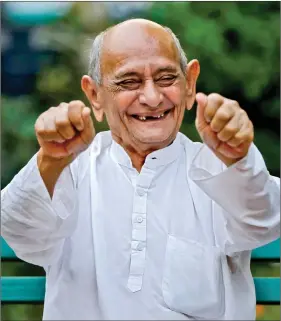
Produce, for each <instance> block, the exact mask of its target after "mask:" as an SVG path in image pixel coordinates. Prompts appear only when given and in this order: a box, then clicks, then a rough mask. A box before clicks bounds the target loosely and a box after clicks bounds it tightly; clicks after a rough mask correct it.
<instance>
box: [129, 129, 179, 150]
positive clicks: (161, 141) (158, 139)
mask: <svg viewBox="0 0 281 321" xmlns="http://www.w3.org/2000/svg"><path fill="white" fill-rule="evenodd" d="M134 137H135V139H136V140H137V141H139V142H140V143H142V144H147V145H150V146H151V145H153V146H159V145H160V146H161V148H163V147H165V146H166V145H167V146H168V145H169V144H170V143H171V141H173V140H174V138H175V137H176V133H173V132H165V133H163V132H160V133H143V134H142V135H136V136H135V135H134Z"/></svg>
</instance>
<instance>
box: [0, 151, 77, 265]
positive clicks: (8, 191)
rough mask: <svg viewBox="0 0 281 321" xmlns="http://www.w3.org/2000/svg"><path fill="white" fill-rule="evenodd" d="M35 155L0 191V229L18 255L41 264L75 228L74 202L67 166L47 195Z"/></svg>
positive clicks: (74, 195) (69, 171) (74, 192)
mask: <svg viewBox="0 0 281 321" xmlns="http://www.w3.org/2000/svg"><path fill="white" fill-rule="evenodd" d="M37 156H38V155H35V156H34V157H33V158H32V159H31V160H30V162H29V163H28V164H27V165H26V166H25V167H24V168H23V169H22V170H21V171H20V172H19V173H18V174H17V175H16V176H15V177H14V179H13V180H12V181H11V183H10V184H9V185H8V186H7V187H6V188H5V189H4V190H3V191H1V203H2V204H1V205H2V206H1V217H2V220H1V225H2V229H1V232H2V236H3V237H4V238H5V240H6V241H7V242H8V244H9V245H10V246H11V247H12V248H13V249H14V250H15V252H16V254H17V255H18V256H19V257H21V258H22V259H24V260H27V261H29V262H31V263H33V264H39V265H42V264H43V263H42V262H43V261H44V262H49V261H50V260H52V259H53V257H54V253H55V252H56V251H57V247H58V245H59V244H60V243H61V242H62V240H63V239H64V238H65V237H68V236H69V235H70V234H71V233H72V231H73V230H74V228H75V224H76V216H77V215H76V212H77V210H76V203H77V202H76V189H75V186H74V182H73V179H72V175H71V170H70V167H69V166H68V167H67V168H64V170H63V171H62V172H61V174H60V176H59V178H58V179H57V181H56V185H55V188H54V193H53V198H52V199H51V198H50V195H49V193H48V190H47V188H46V185H45V182H44V181H43V179H42V177H41V174H40V172H39V168H38V166H37ZM47 253H48V254H47Z"/></svg>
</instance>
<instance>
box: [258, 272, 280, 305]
mask: <svg viewBox="0 0 281 321" xmlns="http://www.w3.org/2000/svg"><path fill="white" fill-rule="evenodd" d="M254 281H255V288H256V296H257V303H258V304H280V278H269V277H268V278H264V277H259V278H254Z"/></svg>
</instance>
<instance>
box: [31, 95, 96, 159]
mask: <svg viewBox="0 0 281 321" xmlns="http://www.w3.org/2000/svg"><path fill="white" fill-rule="evenodd" d="M90 114H91V110H90V108H88V107H86V106H85V105H84V103H83V102H81V101H72V102H70V103H69V104H67V103H61V104H60V105H59V106H58V107H51V108H50V109H48V110H47V111H46V112H44V113H43V114H41V115H40V116H39V117H38V119H37V121H36V123H35V133H36V136H37V140H38V142H39V145H40V147H41V152H42V153H43V155H44V156H48V157H50V158H54V159H63V158H68V157H69V156H71V155H75V156H76V155H78V154H79V153H81V152H82V151H84V150H85V149H87V147H88V146H89V145H90V144H91V142H92V140H93V138H94V137H95V129H94V125H93V121H92V119H91V115H90Z"/></svg>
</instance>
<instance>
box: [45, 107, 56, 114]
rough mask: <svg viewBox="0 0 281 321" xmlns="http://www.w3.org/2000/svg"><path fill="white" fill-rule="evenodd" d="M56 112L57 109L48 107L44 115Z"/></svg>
mask: <svg viewBox="0 0 281 321" xmlns="http://www.w3.org/2000/svg"><path fill="white" fill-rule="evenodd" d="M56 110H57V107H50V108H49V109H48V110H47V112H46V113H49V112H52V113H53V112H55V111H56Z"/></svg>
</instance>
